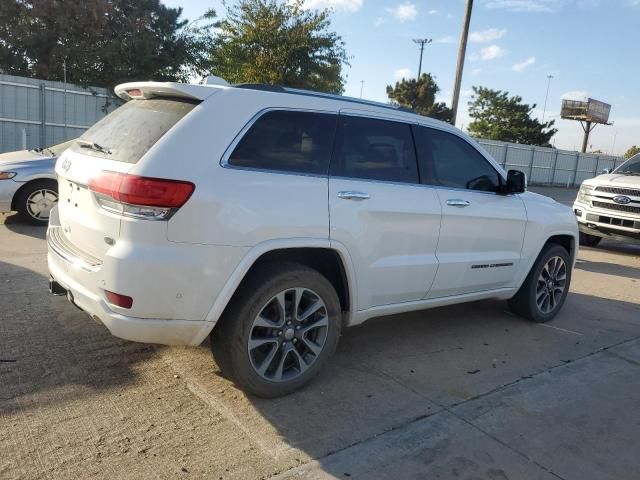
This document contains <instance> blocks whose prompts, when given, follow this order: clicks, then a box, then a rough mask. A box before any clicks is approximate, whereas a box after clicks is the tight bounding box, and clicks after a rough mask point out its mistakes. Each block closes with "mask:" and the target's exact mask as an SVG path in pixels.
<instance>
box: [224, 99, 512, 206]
mask: <svg viewBox="0 0 640 480" xmlns="http://www.w3.org/2000/svg"><path fill="white" fill-rule="evenodd" d="M273 111H285V112H307V113H321V114H329V115H336V116H338V117H339V116H341V115H344V116H350V117H364V118H371V119H374V120H386V121H390V122H398V123H404V124H406V125H409V126H416V127H424V128H429V129H434V130H438V131H440V132H443V133H448V134H451V135H455V136H456V137H458V138H459V139H461V140H462V141H464V142H465V143H467V145H469V146H470V147H471V148H473V149H474V150H475V151H476V152H477V153H478V154H479V155H480V156H481V157H482V158H484V159H485V160H486V161H487V162H488V163H489V165H491V167H493V169H494V170H495V171H496V173H497V174H498V176H499V177H500V178H501V179H502V181H504V182H506V172H505V171H504V169H503V168H502V166H501V165H500V164H499V163H497V162H496V161H495V159H494V158H493V157H491V156H490V155H489V154H488V153H485V152H484V151H483V150H482V149H480V148H478V145H477V144H474V143H473V142H471V141H469V138H467V137H466V136H465V135H464V133H463V132H461V131H458V130H456V129H455V128H454V127H449V128H441V127H440V126H438V125H431V124H427V123H423V122H420V119H419V118H416V119H408V118H401V117H400V116H399V115H397V114H396V115H392V114H391V113H392V112H374V111H368V110H361V111H355V109H347V108H342V109H336V110H328V109H327V110H325V109H314V108H298V107H267V108H263V109H261V110H259V111H258V112H256V113H255V114H254V115H253V116H252V117H251V118H250V119H249V120H248V121H247V123H246V124H245V125H244V127H242V129H241V130H240V131H239V132H238V133H237V134H236V136H235V137H234V138H233V140H232V141H231V143H230V144H229V146H227V148H226V149H225V151H224V153H223V154H222V157H221V158H220V162H219V164H220V166H221V167H223V168H227V169H230V170H240V171H250V172H262V173H270V174H280V175H296V176H303V177H313V178H339V179H343V180H356V181H363V182H382V183H388V184H394V185H422V186H425V187H431V188H446V189H450V190H456V191H462V192H478V193H484V194H490V195H498V192H486V191H483V190H470V189H467V188H456V187H445V186H442V185H430V184H423V183H414V182H397V181H392V180H376V179H367V178H358V177H343V176H336V175H331V174H330V172H327V174H319V173H305V172H296V171H292V170H274V169H270V168H254V167H242V166H237V165H231V164H230V163H229V158H230V157H231V154H232V153H233V151H234V150H235V148H236V147H237V146H238V144H239V143H240V141H241V140H242V139H243V138H244V136H245V134H246V133H247V132H248V131H249V129H250V128H251V127H252V126H253V125H254V124H255V123H256V122H257V121H258V120H259V119H260V118H261V117H262V116H264V115H265V114H267V113H269V112H273ZM393 113H400V112H393ZM416 115H417V114H416ZM447 125H448V124H447ZM413 143H414V146H415V147H417V145H416V142H415V138H414V141H413ZM416 153H417V152H416ZM331 160H332V159H329V162H331ZM416 162H417V163H418V169H419V168H420V166H419V161H418V158H417V155H416ZM329 165H331V163H329Z"/></svg>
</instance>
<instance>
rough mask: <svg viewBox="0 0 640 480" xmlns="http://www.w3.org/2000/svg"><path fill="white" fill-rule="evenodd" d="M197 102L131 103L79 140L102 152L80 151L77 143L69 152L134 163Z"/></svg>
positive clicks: (167, 100) (138, 101) (79, 145)
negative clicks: (97, 146)
mask: <svg viewBox="0 0 640 480" xmlns="http://www.w3.org/2000/svg"><path fill="white" fill-rule="evenodd" d="M197 103H198V102H191V101H186V100H183V99H170V98H154V99H151V100H131V101H129V102H127V103H125V104H124V105H123V106H121V107H120V108H118V109H116V110H114V111H113V112H111V113H110V114H109V115H107V116H106V117H104V118H103V119H102V120H100V121H99V122H98V123H96V124H95V125H94V126H93V127H91V128H90V129H89V130H87V131H86V132H85V133H84V134H83V135H82V136H81V137H80V138H79V140H81V141H84V143H85V144H86V142H90V143H91V144H97V145H99V146H100V147H101V148H102V149H103V151H99V148H96V149H93V148H83V147H82V146H81V143H75V144H74V145H73V147H72V149H73V150H74V151H78V152H82V153H84V154H86V155H91V156H94V157H100V158H108V159H109V160H118V161H120V162H127V163H136V162H137V161H138V160H140V159H141V158H142V156H143V155H144V154H145V153H146V152H147V151H148V150H149V149H150V148H151V147H152V146H153V145H154V144H155V143H156V142H157V141H158V140H160V138H161V137H162V136H163V135H164V134H165V133H167V132H168V131H169V130H171V127H173V126H174V125H175V124H176V123H178V121H179V120H180V119H181V118H182V117H184V116H185V115H187V114H188V113H189V112H190V111H191V110H193V108H194V107H195V106H196V105H197ZM107 152H109V153H107Z"/></svg>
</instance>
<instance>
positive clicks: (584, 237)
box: [580, 232, 602, 247]
mask: <svg viewBox="0 0 640 480" xmlns="http://www.w3.org/2000/svg"><path fill="white" fill-rule="evenodd" d="M600 240H602V237H598V236H596V235H589V234H588V233H582V232H580V245H584V246H585V247H597V246H598V244H599V243H600Z"/></svg>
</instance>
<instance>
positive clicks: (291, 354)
mask: <svg viewBox="0 0 640 480" xmlns="http://www.w3.org/2000/svg"><path fill="white" fill-rule="evenodd" d="M328 328H329V317H328V312H327V307H326V305H325V303H324V301H323V300H322V298H321V297H320V296H319V295H318V294H317V293H316V292H314V291H313V290H310V289H308V288H301V287H298V288H288V289H286V290H283V291H281V292H280V293H278V294H277V295H275V296H274V297H272V298H271V299H270V300H269V301H267V302H266V303H265V304H264V305H263V306H262V308H261V309H260V312H259V313H258V315H257V316H256V317H255V319H254V321H253V324H252V325H251V331H250V335H249V341H248V345H247V348H248V352H249V358H250V360H251V365H252V367H253V369H254V370H255V372H256V373H257V374H258V375H260V377H262V378H263V379H265V380H269V381H272V382H285V381H291V380H293V379H295V378H297V377H298V376H299V375H301V374H302V373H304V372H305V371H307V370H308V369H309V368H310V367H311V366H312V365H313V364H314V363H315V362H316V361H317V360H318V357H319V356H320V354H321V352H322V350H323V347H324V344H325V341H326V339H327V331H328Z"/></svg>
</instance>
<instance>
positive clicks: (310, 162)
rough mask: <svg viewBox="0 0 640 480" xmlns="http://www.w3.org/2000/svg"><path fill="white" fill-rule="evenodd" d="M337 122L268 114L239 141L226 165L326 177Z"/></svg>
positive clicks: (321, 116)
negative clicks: (323, 175) (314, 174)
mask: <svg viewBox="0 0 640 480" xmlns="http://www.w3.org/2000/svg"><path fill="white" fill-rule="evenodd" d="M336 120H337V115H331V114H326V113H313V112H293V111H284V110H276V111H271V112H267V113H265V114H264V115H263V116H261V117H260V118H259V119H258V120H257V121H256V122H255V123H254V124H253V125H252V126H251V128H249V130H248V131H247V132H246V133H245V135H244V137H242V140H240V142H239V143H238V145H237V146H236V148H235V149H234V151H233V153H232V154H231V156H230V157H229V164H230V165H235V166H239V167H251V168H265V169H270V170H284V171H288V172H301V173H316V174H325V175H326V174H327V171H328V169H329V158H330V157H331V148H332V146H333V136H334V132H335V127H336Z"/></svg>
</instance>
